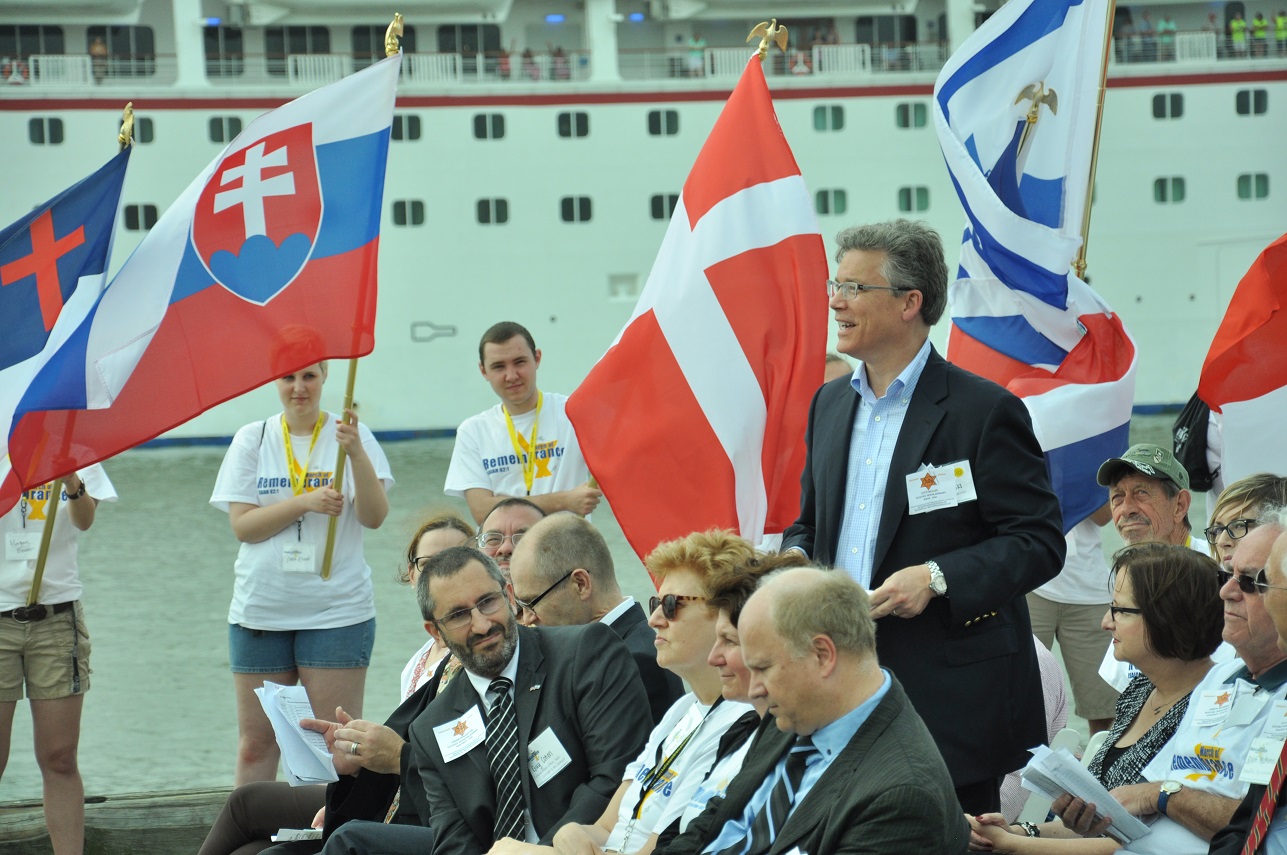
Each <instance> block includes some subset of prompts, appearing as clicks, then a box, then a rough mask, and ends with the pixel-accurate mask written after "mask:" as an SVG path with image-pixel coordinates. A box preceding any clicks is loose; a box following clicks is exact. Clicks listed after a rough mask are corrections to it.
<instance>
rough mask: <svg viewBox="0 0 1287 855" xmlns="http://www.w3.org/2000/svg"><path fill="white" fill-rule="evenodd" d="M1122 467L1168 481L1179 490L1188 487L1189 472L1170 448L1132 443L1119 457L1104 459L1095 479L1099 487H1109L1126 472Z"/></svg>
mask: <svg viewBox="0 0 1287 855" xmlns="http://www.w3.org/2000/svg"><path fill="white" fill-rule="evenodd" d="M1124 469H1134V470H1135V471H1136V472H1139V473H1140V474H1141V475H1147V476H1148V477H1150V478H1157V479H1158V480H1167V481H1170V482H1171V483H1173V484H1174V485H1175V486H1177V487H1179V488H1180V489H1181V490H1187V489H1189V473H1188V472H1187V471H1185V469H1184V466H1183V465H1182V464H1181V463H1180V461H1178V460H1176V459H1175V455H1174V454H1172V453H1171V451H1170V449H1167V448H1163V447H1162V446H1160V445H1153V444H1152V443H1149V442H1141V443H1140V444H1138V445H1132V446H1131V447H1130V448H1128V449H1126V453H1125V454H1123V455H1122V456H1121V457H1114V458H1112V459H1111V460H1106V461H1104V465H1102V466H1100V467H1099V475H1098V477H1097V478H1096V480H1097V481H1099V484H1100V486H1101V487H1111V486H1112V485H1113V483H1114V482H1115V481H1118V480H1120V479H1121V477H1122V475H1123V474H1128V473H1125V472H1123V470H1124Z"/></svg>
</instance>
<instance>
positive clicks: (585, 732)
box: [411, 623, 652, 855]
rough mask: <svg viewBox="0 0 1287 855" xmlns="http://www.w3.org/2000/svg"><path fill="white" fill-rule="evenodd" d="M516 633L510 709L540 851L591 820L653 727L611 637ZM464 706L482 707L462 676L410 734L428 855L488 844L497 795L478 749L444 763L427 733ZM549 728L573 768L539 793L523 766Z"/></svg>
mask: <svg viewBox="0 0 1287 855" xmlns="http://www.w3.org/2000/svg"><path fill="white" fill-rule="evenodd" d="M518 633H519V639H520V640H519V650H518V676H517V679H516V681H515V684H514V705H515V711H516V713H517V717H518V742H519V750H520V752H521V753H522V759H521V760H520V763H519V766H520V769H521V771H522V775H523V798H524V801H525V803H526V805H527V809H528V812H529V814H530V816H531V818H532V824H533V825H534V826H535V827H536V832H537V834H538V835H540V838H541V843H542V844H544V845H546V846H549V845H550V844H551V841H552V839H553V837H554V833H555V832H556V831H558V830H559V829H560V828H561V827H563V826H564V825H565V824H567V823H569V822H577V823H587V824H588V823H593V822H595V821H597V820H598V819H599V817H600V815H602V814H603V811H604V809H605V808H607V806H608V802H609V800H611V798H612V796H613V794H614V793H615V792H616V790H617V786H618V785H619V784H620V783H621V776H622V774H623V773H624V772H625V768H626V764H627V763H629V762H630V761H631V760H633V759H634V758H635V757H636V756H637V755H638V754H639V751H640V750H641V749H642V748H643V746H644V744H645V742H646V741H647V739H648V734H649V732H650V731H651V729H652V725H651V723H650V722H649V717H648V699H647V697H646V696H645V694H644V690H643V683H642V682H641V681H640V679H639V676H638V673H637V670H636V669H635V668H632V667H630V666H629V665H625V663H626V662H628V661H629V652H628V651H627V650H626V647H625V644H623V643H622V641H621V640H620V639H618V638H617V636H616V634H615V633H613V631H612V630H611V629H609V628H608V627H606V626H604V625H603V624H601V623H592V624H589V625H587V626H568V627H541V628H539V629H531V628H528V627H519V628H518ZM623 665H624V666H625V667H623ZM472 706H480V707H481V703H480V701H479V698H478V693H477V692H476V691H474V687H473V686H472V685H471V684H470V682H469V680H468V678H467V676H466V675H465V674H461V675H459V676H457V677H456V678H455V679H453V680H452V681H451V682H450V683H449V684H448V685H447V687H446V688H444V689H443V690H442V693H441V694H440V695H439V696H438V697H437V698H436V699H435V700H434V701H433V703H431V704H430V705H429V707H428V708H427V709H426V710H425V712H424V713H423V714H422V715H421V716H420V717H419V718H417V719H416V720H415V722H414V723H413V724H412V725H411V754H412V764H413V765H414V766H415V767H416V768H417V769H418V773H419V776H420V782H421V788H420V792H421V794H422V795H423V796H424V798H425V801H426V806H425V807H426V810H425V811H422V817H423V819H424V821H425V824H426V825H432V827H433V830H434V834H435V842H434V855H479V853H482V852H486V851H487V850H489V849H490V848H491V846H492V843H493V842H494V836H495V835H494V828H495V819H496V786H495V783H494V781H493V779H492V771H491V766H490V765H489V764H488V762H487V746H486V744H485V743H480V744H478V745H477V746H475V747H474V748H473V750H471V751H469V752H468V753H467V754H465V755H463V756H461V757H457V758H456V759H455V760H452V761H451V762H450V763H448V762H445V761H444V760H443V757H442V752H441V750H439V747H438V740H437V739H436V738H435V737H434V733H433V729H434V728H435V727H437V726H438V725H441V724H445V723H447V722H452V721H456V720H457V719H459V718H460V716H461V715H462V714H464V713H465V712H467V711H468V710H469V708H470V707H472ZM485 717H486V716H485V715H484V718H485ZM547 728H552V729H553V730H554V733H555V735H556V736H557V737H558V740H559V742H560V743H561V744H562V745H563V748H564V750H565V751H567V753H568V754H569V755H570V756H571V762H569V763H568V765H567V766H566V767H564V768H563V770H562V771H560V772H559V773H558V774H556V775H555V776H554V777H553V778H552V779H550V780H549V781H547V782H546V783H545V786H543V787H537V786H536V784H535V782H534V781H533V780H532V778H531V775H530V774H529V769H528V763H527V761H526V757H527V751H528V744H529V743H530V742H531V741H532V740H534V739H536V738H538V737H540V736H541V735H542V734H544V733H545V731H546V729H547ZM430 817H432V821H430Z"/></svg>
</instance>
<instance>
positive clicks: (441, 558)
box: [416, 546, 509, 620]
mask: <svg viewBox="0 0 1287 855" xmlns="http://www.w3.org/2000/svg"><path fill="white" fill-rule="evenodd" d="M471 561H477V562H478V563H479V564H481V565H483V569H485V570H486V571H487V575H488V576H491V577H492V579H494V580H495V581H496V584H497V585H500V589H501V590H502V591H503V590H505V586H506V585H508V584H509V583H508V582H506V581H505V574H504V573H502V572H501V569H500V565H498V564H497V563H496V562H495V561H494V560H493V559H492V558H491V556H489V555H488V554H487V553H485V552H481V551H479V550H477V549H475V548H474V547H472V546H453V547H451V548H450V549H444V550H443V551H442V552H439V553H438V554H437V555H435V556H434V557H432V558H430V559H429V560H428V561H426V562H425V565H424V567H421V568H420V578H419V579H417V580H416V601H417V602H418V603H419V604H420V614H421V615H423V616H424V619H425V620H437V618H435V617H434V614H433V612H434V609H435V608H436V607H437V606H438V604H437V603H436V602H435V601H434V598H433V594H431V593H429V580H430V579H449V578H451V577H452V576H455V575H456V574H457V573H459V572H460V571H461V570H464V569H465V568H466V567H468V566H469V563H470V562H471Z"/></svg>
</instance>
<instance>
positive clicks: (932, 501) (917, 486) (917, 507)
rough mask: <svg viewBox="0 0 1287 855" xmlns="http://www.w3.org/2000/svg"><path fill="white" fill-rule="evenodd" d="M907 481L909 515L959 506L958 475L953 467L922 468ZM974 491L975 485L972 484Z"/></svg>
mask: <svg viewBox="0 0 1287 855" xmlns="http://www.w3.org/2000/svg"><path fill="white" fill-rule="evenodd" d="M906 481H907V513H909V514H923V513H927V512H929V511H937V510H939V509H940V508H954V507H956V506H957V504H958V502H957V498H956V475H955V473H954V472H953V467H951V466H922V467H921V469H920V471H919V472H913V473H911V474H910V475H908V476H907V478H906ZM971 489H973V484H971Z"/></svg>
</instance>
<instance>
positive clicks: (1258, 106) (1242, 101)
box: [1234, 89, 1269, 116]
mask: <svg viewBox="0 0 1287 855" xmlns="http://www.w3.org/2000/svg"><path fill="white" fill-rule="evenodd" d="M1234 106H1235V107H1236V108H1237V110H1238V115H1239V116H1260V115H1263V114H1265V113H1267V112H1269V90H1268V89H1239V90H1238V94H1237V95H1235V96H1234Z"/></svg>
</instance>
